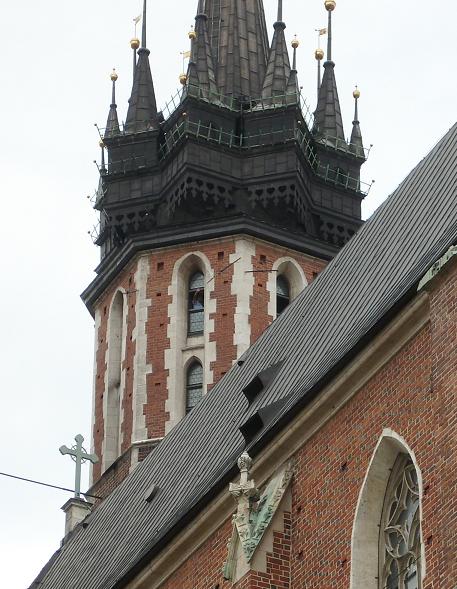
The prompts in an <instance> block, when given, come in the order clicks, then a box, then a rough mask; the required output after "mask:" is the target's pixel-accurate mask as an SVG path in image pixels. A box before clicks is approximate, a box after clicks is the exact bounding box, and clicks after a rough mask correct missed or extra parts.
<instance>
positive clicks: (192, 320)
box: [188, 272, 205, 335]
mask: <svg viewBox="0 0 457 589" xmlns="http://www.w3.org/2000/svg"><path fill="white" fill-rule="evenodd" d="M188 315H189V319H188V332H189V335H199V334H201V333H203V331H204V327H205V277H204V275H203V273H202V272H195V273H194V274H192V276H191V277H190V280H189V302H188Z"/></svg>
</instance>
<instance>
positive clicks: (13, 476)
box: [0, 472, 103, 499]
mask: <svg viewBox="0 0 457 589" xmlns="http://www.w3.org/2000/svg"><path fill="white" fill-rule="evenodd" d="M0 476H2V477H7V478H9V479H15V480H17V481H23V482H26V483H32V484H34V485H40V486H42V487H49V488H50V489H57V490H58V491H68V492H69V493H75V492H76V491H75V490H74V489H67V487H58V486H57V485H50V484H49V483H43V482H41V481H35V480H33V479H26V478H24V477H19V476H16V475H14V474H7V473H6V472H0ZM81 495H84V497H91V498H92V499H103V497H99V496H98V495H91V494H90V493H81Z"/></svg>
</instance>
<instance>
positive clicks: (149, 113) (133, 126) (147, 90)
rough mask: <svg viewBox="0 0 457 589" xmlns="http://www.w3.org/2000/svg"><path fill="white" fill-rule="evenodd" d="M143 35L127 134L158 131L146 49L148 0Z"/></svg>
mask: <svg viewBox="0 0 457 589" xmlns="http://www.w3.org/2000/svg"><path fill="white" fill-rule="evenodd" d="M143 1H144V4H143V34H142V40H141V47H140V49H139V50H138V61H137V63H136V67H135V75H134V77H133V88H132V95H131V97H130V100H129V109H128V112H127V121H126V123H125V130H126V132H127V133H138V132H141V131H150V130H154V129H158V127H159V123H158V120H157V104H156V98H155V92H154V83H153V81H152V74H151V66H150V64H149V54H150V51H149V49H147V48H146V16H147V14H146V13H147V6H146V2H147V0H143Z"/></svg>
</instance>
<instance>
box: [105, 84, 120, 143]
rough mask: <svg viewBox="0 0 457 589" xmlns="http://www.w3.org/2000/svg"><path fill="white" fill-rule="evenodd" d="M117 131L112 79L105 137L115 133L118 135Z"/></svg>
mask: <svg viewBox="0 0 457 589" xmlns="http://www.w3.org/2000/svg"><path fill="white" fill-rule="evenodd" d="M119 132H120V129H119V119H118V116H117V104H116V80H113V91H112V98H111V106H110V109H109V113H108V119H107V121H106V128H105V137H114V136H115V135H119Z"/></svg>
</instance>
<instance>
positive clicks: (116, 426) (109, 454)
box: [103, 291, 125, 469]
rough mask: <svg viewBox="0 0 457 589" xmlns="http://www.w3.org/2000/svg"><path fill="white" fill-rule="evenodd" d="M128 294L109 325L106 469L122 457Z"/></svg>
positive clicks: (116, 302)
mask: <svg viewBox="0 0 457 589" xmlns="http://www.w3.org/2000/svg"><path fill="white" fill-rule="evenodd" d="M124 312H125V302H124V294H123V293H122V292H121V291H118V292H117V293H116V295H115V297H114V299H113V302H112V305H111V309H110V314H109V323H108V362H107V369H108V370H107V391H106V392H107V394H106V408H105V416H104V421H105V452H104V457H103V459H104V468H105V469H106V468H108V467H109V466H111V464H112V463H113V462H114V461H115V460H116V459H117V458H118V457H119V454H120V426H121V405H122V386H121V382H122V360H123V356H124V346H125V324H124Z"/></svg>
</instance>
